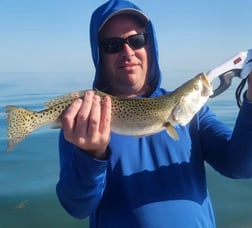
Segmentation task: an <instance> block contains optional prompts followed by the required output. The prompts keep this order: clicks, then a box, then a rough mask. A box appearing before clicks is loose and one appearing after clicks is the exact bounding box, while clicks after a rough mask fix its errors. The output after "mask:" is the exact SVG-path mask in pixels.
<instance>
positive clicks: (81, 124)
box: [76, 91, 94, 137]
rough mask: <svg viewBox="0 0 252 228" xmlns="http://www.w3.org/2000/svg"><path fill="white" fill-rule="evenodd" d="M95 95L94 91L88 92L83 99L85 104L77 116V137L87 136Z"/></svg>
mask: <svg viewBox="0 0 252 228" xmlns="http://www.w3.org/2000/svg"><path fill="white" fill-rule="evenodd" d="M93 95H94V93H93V91H87V92H86V93H85V95H84V97H83V102H82V105H81V107H80V109H79V112H78V116H77V122H76V135H82V136H83V137H85V135H86V134H87V129H88V121H89V115H90V110H91V107H92V103H93Z"/></svg>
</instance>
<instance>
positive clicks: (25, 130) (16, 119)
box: [5, 105, 36, 151]
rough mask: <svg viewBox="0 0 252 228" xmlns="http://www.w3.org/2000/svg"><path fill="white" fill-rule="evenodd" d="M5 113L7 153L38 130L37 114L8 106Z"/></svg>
mask: <svg viewBox="0 0 252 228" xmlns="http://www.w3.org/2000/svg"><path fill="white" fill-rule="evenodd" d="M5 113H6V114H7V115H6V121H7V140H8V142H7V148H6V151H10V150H12V149H13V147H14V146H16V145H17V144H18V143H20V142H21V141H22V140H23V139H24V138H25V137H26V136H27V135H29V134H30V133H31V132H32V131H33V130H34V129H35V128H36V126H34V116H35V113H36V112H33V111H30V110H28V109H24V108H19V107H16V106H12V105H8V106H6V107H5Z"/></svg>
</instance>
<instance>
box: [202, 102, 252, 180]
mask: <svg viewBox="0 0 252 228" xmlns="http://www.w3.org/2000/svg"><path fill="white" fill-rule="evenodd" d="M209 113H210V114H209ZM203 116H204V117H203V118H202V120H201V124H200V125H201V126H200V128H201V130H200V133H201V139H202V142H203V143H202V144H203V148H204V151H205V158H206V161H207V162H208V163H209V164H210V165H211V166H212V167H213V168H215V169H216V170H217V171H219V172H220V173H222V174H223V175H225V176H228V177H231V178H251V177H252V104H251V103H250V102H248V101H247V99H246V98H244V102H243V105H242V107H241V109H240V111H239V114H238V117H237V120H236V123H235V126H234V130H233V131H232V130H231V129H229V128H228V127H227V126H226V125H224V124H223V123H222V122H220V121H218V120H217V118H216V116H215V115H214V114H213V113H212V112H210V111H208V114H207V115H203Z"/></svg>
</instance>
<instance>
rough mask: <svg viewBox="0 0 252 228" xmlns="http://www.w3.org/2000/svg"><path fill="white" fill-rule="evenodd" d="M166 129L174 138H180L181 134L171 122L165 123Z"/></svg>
mask: <svg viewBox="0 0 252 228" xmlns="http://www.w3.org/2000/svg"><path fill="white" fill-rule="evenodd" d="M165 127H166V131H167V133H168V135H169V136H170V137H171V138H173V139H174V140H179V136H178V133H177V131H176V130H175V128H174V127H173V126H172V125H171V124H170V123H169V122H167V123H165Z"/></svg>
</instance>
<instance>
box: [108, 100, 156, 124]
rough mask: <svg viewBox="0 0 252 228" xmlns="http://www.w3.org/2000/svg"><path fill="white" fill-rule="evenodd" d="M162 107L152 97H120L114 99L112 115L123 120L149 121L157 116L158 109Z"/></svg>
mask: <svg viewBox="0 0 252 228" xmlns="http://www.w3.org/2000/svg"><path fill="white" fill-rule="evenodd" d="M158 109H160V105H159V104H158V103H157V102H151V100H150V99H138V98H133V99H118V100H112V115H114V116H115V117H116V118H118V119H121V120H125V121H127V120H134V121H144V122H146V121H148V119H149V118H151V117H153V116H157V115H158V113H157V111H156V110H158Z"/></svg>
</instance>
